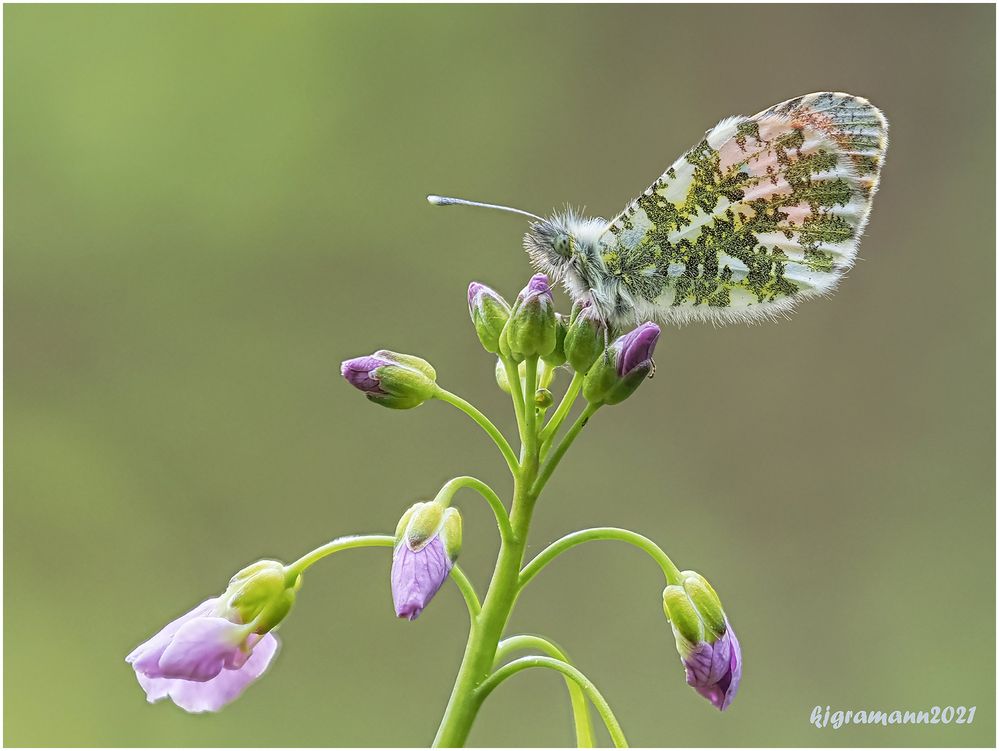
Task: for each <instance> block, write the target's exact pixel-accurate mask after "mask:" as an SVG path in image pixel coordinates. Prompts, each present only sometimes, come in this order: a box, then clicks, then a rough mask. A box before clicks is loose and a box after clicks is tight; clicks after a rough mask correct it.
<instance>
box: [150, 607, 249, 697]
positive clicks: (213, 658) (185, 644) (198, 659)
mask: <svg viewBox="0 0 999 751" xmlns="http://www.w3.org/2000/svg"><path fill="white" fill-rule="evenodd" d="M245 634H246V628H245V627H244V626H241V625H239V624H238V623H233V622H232V621H227V620H226V619H225V618H218V617H214V616H211V617H206V616H202V617H201V618H195V619H193V620H191V621H189V622H187V623H185V624H184V625H183V626H181V627H180V630H179V631H177V633H176V634H175V635H174V637H173V639H172V640H171V641H170V644H169V645H168V646H167V648H166V649H165V650H164V651H163V655H162V656H161V657H160V663H159V666H160V674H161V676H162V677H164V678H181V679H184V680H188V681H208V680H211V679H212V678H214V677H215V676H217V675H218V674H219V673H220V672H221V671H222V669H223V668H224V667H225V665H226V664H227V663H229V664H235V662H236V661H238V657H237V655H236V654H235V653H237V652H239V645H240V643H242V641H243V639H244V638H245Z"/></svg>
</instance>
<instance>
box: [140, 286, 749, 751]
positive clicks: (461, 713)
mask: <svg viewBox="0 0 999 751" xmlns="http://www.w3.org/2000/svg"><path fill="white" fill-rule="evenodd" d="M458 301H459V304H460V297H459V298H458ZM467 303H468V312H469V316H470V318H471V321H472V327H473V329H474V332H475V336H476V337H477V338H478V341H479V343H480V344H481V345H482V348H483V349H484V350H485V351H486V353H488V354H489V355H490V356H491V357H490V358H484V360H483V362H484V365H486V364H488V367H493V361H492V358H496V360H495V371H496V372H495V375H496V382H497V384H498V385H499V386H500V388H501V389H502V390H503V391H505V392H506V393H507V394H509V397H510V402H511V405H512V408H513V421H512V423H513V424H515V426H516V432H517V438H518V439H519V440H518V441H517V443H519V446H518V448H517V449H515V448H514V444H512V443H511V441H510V440H509V439H508V438H507V435H506V434H505V433H504V431H503V430H501V429H500V428H499V427H497V425H496V424H495V423H494V422H493V421H492V420H490V419H489V418H488V417H487V416H486V415H485V414H483V412H482V411H481V410H479V409H478V408H477V407H475V406H474V405H473V404H472V403H471V402H469V401H468V400H466V399H464V398H462V397H460V396H458V395H457V394H455V393H453V392H451V391H449V390H447V389H446V388H444V387H443V386H442V385H440V384H439V383H438V376H437V372H436V370H435V369H434V368H433V366H431V365H430V363H428V362H427V361H426V360H424V359H422V358H420V357H416V356H414V355H406V354H400V353H398V352H393V351H390V350H385V349H382V350H378V351H376V352H374V353H372V354H370V355H364V356H361V357H355V358H352V359H349V360H345V361H344V362H343V363H342V365H341V369H340V372H341V375H342V376H343V378H344V380H345V381H346V382H347V383H348V384H349V385H350V386H353V387H354V388H355V389H357V390H358V391H360V392H361V393H363V394H364V395H365V396H366V397H367V398H368V399H369V400H370V401H372V402H374V403H376V404H379V405H381V406H383V407H389V408H392V409H411V408H413V407H417V406H419V405H421V404H425V403H427V402H440V403H444V404H448V405H450V406H452V407H455V408H457V409H458V410H460V411H461V412H462V413H464V414H465V415H467V416H468V417H469V418H470V419H471V420H472V421H474V422H475V424H476V425H478V426H479V427H480V428H481V429H482V430H483V431H484V433H485V435H486V436H487V437H488V438H489V439H490V440H491V441H492V442H493V444H494V445H495V446H496V448H497V449H498V450H499V453H500V455H501V456H502V458H503V461H504V463H505V464H506V467H507V469H508V470H509V473H510V485H511V489H510V493H509V496H508V500H507V501H504V500H503V499H502V498H501V497H500V494H499V493H498V492H496V491H495V490H494V489H493V488H492V487H490V486H489V485H487V484H486V483H484V482H483V481H481V480H479V479H476V478H474V477H470V476H467V475H461V476H458V477H455V478H453V479H451V480H449V481H447V482H446V483H444V485H443V486H442V487H441V488H440V489H439V490H438V492H437V493H436V495H435V496H434V497H433V498H432V500H427V501H419V502H417V503H415V504H413V505H411V506H410V507H409V508H408V509H406V510H405V511H403V512H402V516H401V518H400V519H399V522H398V524H397V525H396V530H395V534H364V535H350V536H345V537H337V538H334V539H333V540H332V541H330V542H327V543H326V544H324V545H320V546H319V547H317V548H316V549H314V550H312V551H310V552H308V553H306V554H305V555H303V556H302V557H301V558H299V559H298V560H296V561H293V562H292V563H289V564H283V563H279V562H277V561H270V560H266V561H260V562H258V563H256V564H253V565H252V566H248V567H247V568H245V569H243V570H242V571H240V572H239V573H238V574H236V576H234V577H233V578H232V580H231V581H230V582H229V585H228V587H227V588H226V589H225V591H224V592H222V593H221V594H220V595H218V596H217V597H213V598H211V599H208V600H206V601H204V602H203V603H202V604H201V605H199V606H197V607H196V608H194V609H193V610H191V611H190V612H188V613H186V614H185V615H183V616H181V617H180V618H178V619H176V620H174V621H172V622H171V623H169V624H168V625H167V626H165V627H164V628H163V629H161V630H160V631H159V632H158V633H157V634H156V635H154V636H153V637H152V638H150V639H149V640H148V641H146V642H144V643H143V644H141V645H139V646H138V647H137V648H135V649H134V650H133V651H132V652H131V654H129V655H128V657H127V661H128V663H129V664H130V665H131V667H132V669H133V670H134V671H135V674H136V677H137V679H138V681H139V684H140V685H141V687H142V688H143V689H144V690H145V692H146V696H147V698H148V700H149V701H157V700H159V699H163V698H170V699H171V700H172V701H173V702H174V703H175V704H177V705H178V706H179V707H181V708H182V709H185V710H187V711H189V712H205V711H218V710H219V709H221V708H222V707H223V706H225V705H226V704H227V703H229V702H231V701H232V700H234V699H235V698H237V697H238V696H239V695H240V694H242V693H243V691H244V690H246V688H247V687H248V686H249V685H250V684H251V683H253V682H254V681H255V680H256V679H257V678H259V677H260V676H261V675H262V674H263V672H264V671H265V670H266V669H267V667H268V666H269V665H270V663H271V662H272V661H273V659H274V657H275V655H276V653H277V648H278V640H277V636H276V635H275V631H276V629H278V628H279V627H280V625H281V624H282V623H283V621H284V619H285V617H286V616H287V615H288V613H289V611H290V610H291V608H292V605H293V604H294V602H295V598H296V596H297V592H298V590H299V587H300V586H301V582H302V574H303V572H305V571H306V570H307V569H309V568H311V567H312V566H314V565H315V564H316V563H318V562H319V561H321V560H323V559H324V558H326V557H327V556H329V555H332V554H333V553H338V552H341V551H345V550H350V549H354V548H364V547H383V548H391V549H392V557H391V564H390V566H389V567H388V569H387V571H386V577H385V593H386V598H388V597H391V600H392V605H393V608H394V611H395V614H396V616H398V617H399V618H400V619H403V620H405V621H413V620H416V619H417V618H418V617H419V616H421V615H423V618H421V620H420V625H416V626H409V628H415V627H421V625H425V626H426V627H430V628H439V627H440V624H439V623H438V621H437V620H436V618H438V617H439V613H438V612H437V611H436V610H435V606H434V604H433V603H434V601H435V600H436V599H437V598H438V596H439V593H440V591H441V589H442V587H444V585H445V583H446V582H447V581H448V580H449V579H450V580H451V581H453V582H454V584H455V590H456V591H457V592H458V593H459V594H460V595H461V597H462V599H463V600H464V602H465V605H466V608H467V610H468V616H469V622H470V627H469V630H468V641H467V644H466V646H465V652H464V657H463V658H462V662H461V665H460V667H459V669H458V674H457V676H456V677H455V681H454V685H453V688H452V690H451V695H450V698H449V699H448V700H447V706H446V709H445V711H444V715H443V718H442V719H441V721H440V724H439V727H438V729H437V735H436V738H434V744H435V745H437V746H461V745H463V744H464V743H465V741H466V740H467V738H468V733H469V731H470V729H471V727H472V724H473V722H474V721H475V718H476V716H477V715H478V713H479V710H480V709H481V707H482V704H483V703H484V702H485V700H486V698H487V697H488V696H489V694H490V693H491V692H492V691H493V689H495V688H496V686H498V685H499V684H500V683H502V682H503V681H505V680H507V679H509V678H511V677H512V676H514V675H516V674H517V673H519V672H521V671H523V670H526V669H528V668H543V669H546V670H553V671H556V672H558V673H560V674H561V675H562V677H563V678H564V681H565V684H566V689H567V692H568V695H569V699H570V703H571V706H572V712H573V728H574V732H575V736H576V742H577V744H578V745H579V746H593V745H594V743H595V738H594V732H593V727H592V717H591V707H592V708H593V709H595V710H596V713H597V715H598V717H599V719H600V721H601V722H602V723H603V724H604V726H605V727H606V729H607V732H608V734H609V737H610V738H611V740H612V741H613V742H614V744H615V745H617V746H624V745H626V740H625V736H624V732H623V730H622V729H621V726H620V724H619V723H618V721H617V718H616V717H615V715H614V712H613V711H612V710H611V708H610V705H609V704H608V703H607V701H606V699H605V698H604V696H603V694H601V693H600V691H599V690H598V689H597V688H596V686H595V685H594V684H593V682H592V681H590V680H589V679H588V678H587V677H586V676H585V675H584V674H583V672H582V671H581V670H580V668H579V667H578V666H577V665H576V664H575V663H574V662H572V661H571V660H570V659H569V657H568V656H567V654H566V653H565V652H564V651H563V650H562V649H561V648H560V647H558V646H556V644H555V642H553V641H551V640H549V639H547V638H545V637H542V636H539V635H526V634H519V635H518V634H513V635H510V634H507V633H506V631H507V624H508V623H509V621H510V617H511V613H512V612H513V609H514V605H515V604H516V602H517V599H518V597H519V596H520V594H521V592H522V591H523V590H524V589H525V587H527V586H528V584H529V583H530V582H531V581H532V580H533V579H534V578H535V577H536V576H537V575H538V574H539V573H541V572H542V570H543V569H544V568H545V567H546V566H547V565H548V564H549V563H550V562H551V561H552V560H554V559H555V558H557V557H559V556H560V555H562V553H564V552H566V551H567V550H570V549H572V548H574V547H576V546H577V545H580V544H582V543H585V542H589V541H593V540H614V541H617V542H621V543H625V544H629V545H632V546H635V547H637V548H638V549H640V550H642V551H643V552H644V553H646V554H647V556H648V557H649V559H651V561H652V562H653V563H654V564H655V565H656V568H657V570H658V571H660V572H661V574H662V577H663V585H662V586H664V587H665V589H664V590H663V607H664V611H665V613H666V616H667V618H668V620H669V623H670V625H671V627H672V629H673V634H674V638H675V642H676V647H677V650H678V652H679V655H680V659H681V663H682V665H683V667H684V670H685V673H686V678H687V682H688V683H689V684H690V685H691V686H692V687H693V688H694V689H696V691H697V692H698V693H700V694H701V695H702V696H704V697H706V698H707V699H708V700H709V701H710V702H711V703H712V704H713V705H714V706H716V707H718V708H719V709H726V708H727V707H729V706H730V705H731V704H732V700H733V699H734V698H735V695H736V691H737V689H738V687H739V681H740V679H741V675H742V654H741V651H740V649H739V642H738V640H737V639H736V637H735V632H734V631H733V630H732V626H731V623H730V622H729V619H728V616H727V615H726V614H725V611H724V610H723V609H722V607H721V601H720V600H719V599H718V596H717V594H716V593H715V591H714V589H712V588H711V586H710V585H709V584H708V583H707V581H706V580H705V579H704V578H703V577H701V576H700V575H699V574H696V573H694V572H692V571H685V572H681V571H680V570H679V569H678V568H677V567H676V566H675V565H674V564H673V561H672V560H671V559H670V558H669V556H667V555H666V553H665V552H664V551H663V550H662V548H660V547H659V546H658V545H657V544H656V543H654V542H653V541H652V540H650V539H649V538H647V537H644V536H642V535H640V534H637V533H635V532H632V531H630V530H626V529H620V528H617V527H596V528H592V529H584V530H580V531H578V532H572V533H569V534H567V535H565V536H563V537H562V538H560V539H558V540H556V541H555V542H553V543H551V544H550V545H548V547H546V548H544V549H543V550H542V551H541V552H540V553H538V554H537V555H536V556H534V558H532V559H530V560H528V558H527V547H528V544H529V541H530V527H531V519H532V516H533V513H534V510H535V508H536V507H537V505H538V504H539V503H540V502H541V497H542V494H543V492H544V491H545V490H546V488H547V486H548V483H549V481H550V480H551V478H552V476H553V475H554V473H555V470H556V469H557V468H558V467H559V466H560V464H561V463H562V462H563V460H564V458H565V456H566V454H567V452H568V450H569V448H570V447H571V446H572V445H573V444H574V443H575V441H576V440H577V438H578V437H579V436H580V434H581V433H582V431H583V429H584V427H586V426H587V425H588V424H590V421H591V420H592V418H593V416H594V415H595V414H596V413H597V412H598V411H599V410H601V409H603V408H606V407H611V406H614V405H618V404H621V403H622V402H624V401H625V400H627V399H629V398H630V397H631V396H632V395H634V394H635V392H636V391H637V390H638V388H639V387H640V386H641V385H642V384H643V383H645V382H646V381H647V380H648V378H649V377H650V376H651V375H652V374H653V372H654V370H655V365H654V363H653V355H654V352H655V348H656V344H657V342H658V340H659V336H660V329H659V327H658V326H657V325H656V324H655V323H651V322H648V323H643V324H642V325H640V326H638V327H636V328H633V329H629V330H624V331H614V330H612V329H611V328H609V327H608V324H607V322H606V321H605V320H604V318H603V317H602V316H601V314H600V313H599V312H598V310H597V308H596V306H595V305H593V304H591V303H586V302H584V303H579V304H577V305H575V306H574V307H573V309H572V310H571V312H570V313H569V315H562V314H559V313H557V312H556V310H555V307H556V306H555V297H554V294H553V292H552V288H551V286H550V284H549V280H548V278H547V277H546V276H545V275H544V274H536V275H535V276H533V277H532V278H531V279H530V280H529V281H528V283H527V285H526V286H525V287H524V289H523V290H522V291H521V292H520V293H519V294H518V295H517V297H516V299H515V300H514V302H513V304H510V303H508V302H507V301H506V300H505V299H504V298H503V296H502V295H501V294H499V293H498V292H496V291H495V290H493V289H491V288H490V287H488V286H486V285H484V284H482V283H480V282H473V283H472V284H471V285H470V286H469V288H468V295H467ZM566 380H567V381H568V382H567V383H565V381H566ZM563 384H564V385H563ZM557 391H561V398H560V399H556V397H555V395H554V393H553V392H557ZM580 397H582V399H580ZM348 419H356V418H352V417H351V418H348ZM388 440H389V439H382V440H381V444H380V450H381V451H386V450H387V448H388V447H387V441H388ZM359 450H360V449H359ZM462 490H468V491H472V493H473V494H474V496H475V497H476V498H478V499H479V500H481V501H485V502H486V504H487V505H488V506H489V508H490V510H491V511H492V514H493V516H494V517H495V521H496V528H497V532H498V534H499V552H498V554H497V559H496V563H495V566H494V570H493V575H492V578H491V580H490V581H489V583H488V585H487V589H486V594H485V597H484V598H482V599H480V598H479V595H478V592H477V588H476V586H475V585H474V584H473V583H472V582H471V581H469V579H468V578H467V577H466V576H465V574H464V572H462V570H461V568H460V567H459V566H458V565H457V559H458V554H459V551H460V549H461V532H462V529H461V527H462V520H461V515H460V513H459V511H458V509H457V508H456V507H455V506H454V501H455V499H456V498H458V494H459V491H462ZM371 495H372V497H371V498H370V499H369V500H370V503H372V504H374V503H378V500H377V497H376V495H377V494H371ZM465 495H468V494H464V495H463V496H462V498H464V497H465ZM571 508H572V506H571V505H567V506H566V509H567V510H571ZM400 510H401V509H397V510H396V511H395V513H397V514H398V513H399V512H400ZM385 513H386V517H387V516H389V515H390V514H391V513H392V511H391V508H386V509H385ZM657 591H658V590H657ZM650 594H652V593H650ZM652 596H656V595H652ZM428 610H429V611H430V615H424V614H425V613H427V611H428ZM345 612H349V611H346V610H345ZM340 648H342V647H341V646H338V645H337V643H334V646H332V647H331V649H332V650H334V651H335V650H336V649H340ZM525 651H526V652H528V653H529V654H528V655H526V656H522V657H515V656H514V654H515V653H517V652H525ZM333 659H335V657H334V658H333ZM293 689H294V683H293V682H288V683H286V685H285V687H284V688H283V691H285V692H287V691H289V690H293ZM441 699H442V701H443V699H444V697H441ZM666 732H667V731H666V728H665V727H664V728H663V739H664V740H666V739H667V738H668V736H667V735H666ZM330 740H331V742H332V743H335V742H336V740H337V739H336V738H331V739H330ZM424 740H426V741H429V740H430V736H429V735H427V736H425V737H424ZM418 742H420V738H419V737H418V736H414V743H418Z"/></svg>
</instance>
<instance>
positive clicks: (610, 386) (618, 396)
mask: <svg viewBox="0 0 999 751" xmlns="http://www.w3.org/2000/svg"><path fill="white" fill-rule="evenodd" d="M581 317H582V314H580V318H581ZM577 320H578V319H577ZM658 339H659V327H658V326H656V325H655V324H654V323H644V324H642V325H641V326H639V327H638V328H637V329H635V330H634V331H631V332H629V333H627V334H625V335H624V336H621V337H619V338H618V339H617V340H615V342H614V343H613V344H612V345H611V347H610V348H609V349H608V350H607V353H606V355H602V356H600V357H598V358H597V361H596V362H595V363H594V364H593V365H592V366H591V367H590V370H589V371H588V372H587V373H586V377H585V378H584V379H583V396H584V397H585V398H586V400H587V401H588V402H590V404H618V403H619V402H623V401H624V400H625V399H627V398H628V397H629V396H631V395H632V394H633V393H634V392H635V389H637V388H638V387H639V386H640V385H641V383H642V381H644V380H645V379H646V378H647V377H648V376H649V375H651V374H652V373H653V372H654V371H655V365H654V364H653V362H652V352H653V350H654V349H655V346H656V341H657V340H658Z"/></svg>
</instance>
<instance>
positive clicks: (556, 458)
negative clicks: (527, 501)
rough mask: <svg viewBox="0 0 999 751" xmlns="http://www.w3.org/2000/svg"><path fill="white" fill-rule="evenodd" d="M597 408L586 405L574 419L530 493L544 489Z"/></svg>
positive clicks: (536, 493) (598, 406)
mask: <svg viewBox="0 0 999 751" xmlns="http://www.w3.org/2000/svg"><path fill="white" fill-rule="evenodd" d="M599 408H600V405H594V404H587V405H586V409H584V410H583V411H582V412H581V413H580V415H579V417H577V418H576V421H575V422H574V423H573V424H572V427H571V428H569V432H567V433H566V434H565V437H564V438H562V441H561V443H559V445H558V446H556V447H555V452H554V453H553V454H552V457H551V458H550V459H549V460H548V461H547V463H546V464H545V466H544V469H542V470H541V474H540V476H539V477H538V479H537V482H535V483H534V487H533V488H531V492H532V493H533V494H534V495H535V496H537V495H540V494H541V491H542V489H543V488H544V487H545V483H547V482H548V479H549V478H550V477H551V476H552V472H554V471H555V468H556V467H557V466H558V463H559V462H560V461H562V457H563V456H565V452H566V451H568V450H569V447H570V446H571V445H572V442H573V441H575V440H576V436H578V435H579V431H581V430H582V429H583V426H584V425H586V423H587V421H588V420H589V419H590V418H591V417H592V416H593V413H594V412H596V411H597V410H598V409H599Z"/></svg>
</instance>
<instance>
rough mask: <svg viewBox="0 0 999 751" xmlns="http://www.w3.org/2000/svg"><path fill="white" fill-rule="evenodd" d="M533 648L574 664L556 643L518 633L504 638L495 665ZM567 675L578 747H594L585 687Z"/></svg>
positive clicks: (566, 683) (566, 685)
mask: <svg viewBox="0 0 999 751" xmlns="http://www.w3.org/2000/svg"><path fill="white" fill-rule="evenodd" d="M528 649H533V650H537V651H539V652H543V653H545V654H547V655H548V656H549V657H554V658H555V659H556V660H562V662H565V663H568V664H570V665H571V664H572V660H570V659H569V658H568V657H567V656H566V654H565V652H564V651H562V649H560V648H559V647H558V646H557V645H555V644H554V643H552V642H550V641H548V640H547V639H545V638H543V637H541V636H535V635H533V634H518V635H517V636H511V637H509V638H506V639H504V640H503V641H501V642H500V643H499V647H498V648H497V650H496V659H495V661H494V663H493V665H494V666H496V665H499V664H500V663H501V662H502V661H503V660H504V659H506V657H507V655H510V654H512V653H513V652H519V651H522V650H528ZM564 677H565V688H566V690H567V691H568V692H569V702H570V704H571V705H572V719H573V723H574V724H575V727H576V748H593V747H594V746H595V745H596V743H595V741H594V738H593V722H592V720H591V719H590V707H589V705H588V704H587V703H586V694H584V693H583V689H581V688H580V687H579V685H578V684H577V683H576V681H574V680H573V679H572V678H570V677H569V676H564Z"/></svg>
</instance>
